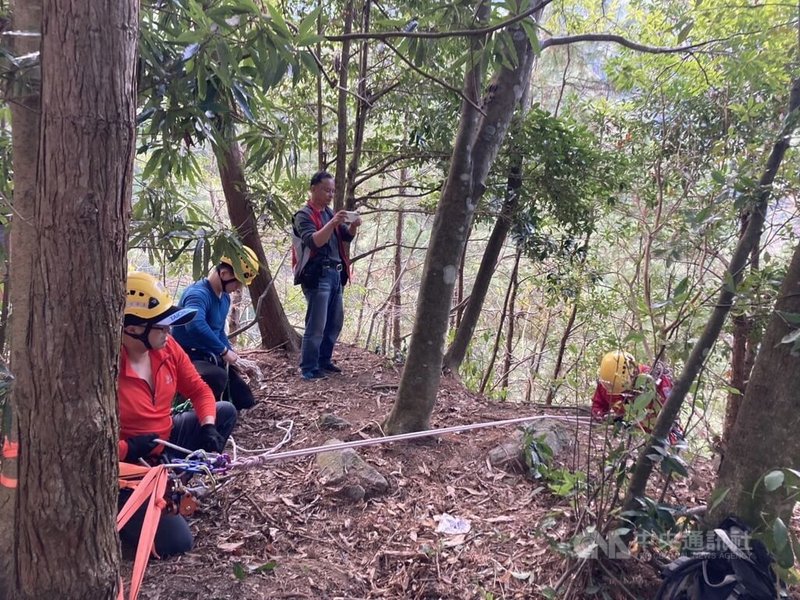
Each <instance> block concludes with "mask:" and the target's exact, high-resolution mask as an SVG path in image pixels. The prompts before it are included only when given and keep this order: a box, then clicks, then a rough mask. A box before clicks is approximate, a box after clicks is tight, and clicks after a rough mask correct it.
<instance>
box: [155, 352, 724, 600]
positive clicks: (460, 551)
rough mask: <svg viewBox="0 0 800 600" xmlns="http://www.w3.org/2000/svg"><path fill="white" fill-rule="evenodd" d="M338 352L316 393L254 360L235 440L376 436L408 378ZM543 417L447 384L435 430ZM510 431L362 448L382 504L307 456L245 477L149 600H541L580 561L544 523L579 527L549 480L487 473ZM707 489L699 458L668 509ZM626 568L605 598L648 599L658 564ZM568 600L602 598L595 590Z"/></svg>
mask: <svg viewBox="0 0 800 600" xmlns="http://www.w3.org/2000/svg"><path fill="white" fill-rule="evenodd" d="M337 352H338V364H339V365H340V366H341V367H342V369H343V370H344V373H343V374H342V375H336V376H332V377H330V378H329V379H327V380H322V381H314V382H306V381H302V380H301V379H300V378H299V376H298V373H297V369H296V366H295V358H294V357H287V356H285V355H281V354H276V353H269V352H265V351H253V352H251V353H249V354H247V356H248V358H250V359H253V360H256V361H257V362H258V363H259V364H260V365H261V367H262V369H263V372H264V374H265V377H264V380H263V382H262V384H261V390H260V392H259V396H260V398H261V400H260V402H259V404H258V405H257V406H256V407H254V408H253V409H252V410H250V411H247V412H246V413H245V414H243V415H241V418H240V422H239V424H238V425H237V428H236V430H235V431H234V438H235V440H236V443H237V444H238V445H240V446H242V447H245V448H250V449H255V448H270V447H272V446H274V445H275V444H277V443H278V442H279V441H280V440H281V438H282V436H283V433H282V432H281V431H280V430H278V429H277V428H276V427H275V425H276V423H277V422H279V421H283V420H286V419H291V420H292V421H293V438H292V440H291V442H290V443H289V444H288V445H287V446H286V447H285V448H284V450H286V449H298V448H305V447H310V446H316V445H320V444H322V443H323V442H324V441H325V440H327V439H329V438H331V437H338V438H339V439H343V440H348V441H349V440H357V439H363V438H368V437H377V436H380V425H379V423H380V422H381V421H382V420H383V419H384V418H385V417H386V415H387V414H388V412H389V411H390V409H391V406H392V402H393V399H394V395H395V392H396V385H397V383H398V381H399V375H400V373H399V370H398V369H397V368H396V367H395V366H393V365H392V364H391V363H390V362H387V360H386V359H385V358H382V357H378V356H376V355H374V354H370V353H367V352H365V351H363V350H360V349H356V348H347V347H344V348H341V349H337ZM538 412H539V413H542V412H543V411H541V410H538ZM323 413H334V414H336V415H337V416H339V417H342V418H344V419H347V420H348V421H349V422H350V423H351V424H352V427H350V428H347V429H344V430H342V431H338V432H330V431H322V430H320V428H319V426H318V425H317V420H318V418H319V417H320V415H321V414H323ZM536 413H537V410H536V409H532V408H530V407H525V406H519V405H512V404H508V403H491V402H488V401H486V400H485V399H484V398H482V397H480V396H477V395H475V394H471V393H469V392H467V391H466V390H464V388H463V387H462V386H461V385H460V384H459V383H458V382H457V381H455V380H453V379H449V378H448V379H444V380H443V383H442V386H441V390H440V393H439V397H438V402H437V406H436V410H435V414H434V417H433V426H434V427H437V428H440V427H447V426H453V425H458V424H469V423H478V422H486V421H494V420H499V419H508V418H514V417H519V416H526V415H529V414H536ZM560 414H561V415H562V416H564V415H570V414H574V413H572V412H570V411H561V413H560ZM574 429H575V431H576V432H577V436H578V437H581V436H585V435H586V434H587V432H586V431H584V430H585V429H586V426H585V425H575V426H574ZM512 431H513V428H512V427H499V428H487V429H480V430H476V431H471V432H465V433H460V434H450V435H445V436H441V437H437V438H429V439H427V440H425V441H422V442H405V443H394V444H387V445H380V446H372V447H368V448H359V449H358V450H357V452H358V454H359V455H360V456H361V457H362V458H364V459H365V460H366V461H367V462H368V463H369V464H370V465H372V466H374V467H375V468H377V469H378V470H379V471H380V472H381V473H382V474H383V475H384V477H385V478H386V479H387V480H388V482H389V486H390V489H389V491H388V493H386V494H385V495H383V496H380V497H375V498H371V499H368V500H366V501H363V500H361V501H357V502H353V501H352V500H348V499H346V498H342V497H340V496H337V495H336V494H335V493H334V490H331V489H329V488H326V487H325V486H323V485H322V484H321V483H320V482H319V479H318V473H317V470H316V469H315V464H314V458H313V457H303V458H297V459H291V460H286V461H282V462H274V463H269V464H268V465H264V466H261V467H259V468H257V469H253V470H247V471H239V472H238V474H237V475H235V476H233V477H230V478H228V479H227V480H226V481H225V482H224V484H223V485H222V487H221V488H220V489H218V490H217V491H216V492H214V493H213V494H212V495H210V496H209V497H207V498H205V499H204V500H203V501H202V503H201V507H200V509H199V510H198V511H197V512H196V513H195V515H194V516H193V517H192V518H190V523H191V526H192V530H193V532H194V534H195V548H194V550H193V551H192V552H191V553H189V554H186V555H184V556H180V557H177V558H171V559H166V560H151V562H150V565H149V567H148V570H147V573H146V575H145V580H144V584H143V588H142V593H141V595H140V597H141V598H143V599H150V600H155V599H167V598H169V599H171V600H193V599H201V598H202V599H204V600H222V599H228V598H237V599H260V598H315V599H328V598H330V599H342V600H344V599H356V598H364V599H366V598H413V599H421V598H430V599H434V598H442V599H467V598H482V599H498V598H544V597H546V595H545V593H546V588H547V587H548V586H553V585H554V584H555V583H556V582H557V581H558V580H559V578H561V577H562V575H564V573H565V572H568V570H569V569H572V568H574V563H571V562H568V561H567V560H566V559H565V557H564V555H563V554H561V553H559V552H557V551H556V550H555V549H554V547H553V544H552V543H551V541H549V540H548V539H547V536H545V535H544V534H543V533H542V526H543V524H544V523H545V522H549V523H551V524H553V523H554V524H555V525H554V526H553V528H552V529H551V537H553V536H554V535H555V536H557V535H559V534H562V535H563V534H566V532H567V531H568V530H569V528H570V527H572V526H574V523H575V517H576V515H575V514H574V510H573V509H572V507H571V506H570V503H569V502H568V501H567V500H565V499H564V498H561V497H558V496H555V495H553V494H552V493H551V492H550V491H549V490H548V488H547V485H546V484H545V483H542V482H541V481H536V480H533V479H532V478H530V477H527V476H526V475H525V474H524V473H520V474H514V473H508V472H505V471H503V470H499V469H497V468H493V467H491V466H490V465H489V463H488V461H487V453H488V451H489V450H490V449H492V448H493V447H495V446H497V445H498V444H500V443H502V442H503V441H506V440H508V438H509V436H510V435H511V433H512ZM572 458H573V459H574V458H575V457H574V456H573V457H572ZM712 481H713V471H712V466H711V465H710V464H709V463H708V462H707V461H703V460H700V459H695V460H694V461H693V465H692V476H691V477H690V478H689V479H688V480H683V481H682V482H680V483H678V484H677V485H675V486H673V488H672V489H671V490H670V492H669V496H668V499H669V498H670V497H674V494H677V498H676V499H677V500H678V501H680V502H681V503H683V504H686V505H698V504H703V502H704V500H705V498H706V497H707V494H708V493H709V491H710V490H709V488H710V485H711V482H712ZM443 513H448V514H450V515H452V516H457V517H461V518H463V519H467V520H468V521H469V522H470V524H471V529H470V531H469V532H468V533H466V534H460V535H448V534H442V533H437V532H436V527H437V518H438V517H439V515H442V514H443ZM617 562H618V563H620V564H619V566H618V567H617V566H616V565H613V566H612V567H613V568H612V570H611V571H610V572H609V573H607V574H600V575H602V578H599V579H598V581H599V582H600V583H601V584H602V587H603V589H604V590H605V591H607V593H608V594H609V595H608V596H607V597H610V598H623V597H624V598H632V597H638V598H651V597H652V596H653V595H654V594H655V590H656V589H657V587H658V584H659V578H658V574H657V571H656V569H655V567H654V566H653V565H652V564H651V563H650V562H648V561H646V560H644V558H636V559H631V560H626V561H617ZM623 586H624V587H625V588H626V591H623V589H622V588H623ZM598 589H599V588H598ZM573 594H574V596H573V597H576V598H581V597H598V598H600V597H603V595H602V594H600V593H599V592H598V595H596V596H590V595H589V594H588V593H587V592H583V591H580V592H579V591H575V592H573Z"/></svg>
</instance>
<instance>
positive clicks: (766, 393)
mask: <svg viewBox="0 0 800 600" xmlns="http://www.w3.org/2000/svg"><path fill="white" fill-rule="evenodd" d="M799 323H800V245H798V246H797V248H796V249H795V252H794V257H793V259H792V262H791V264H790V265H789V270H788V271H787V273H786V278H785V279H784V281H783V285H782V286H781V289H780V293H779V296H778V300H777V302H776V303H775V310H774V311H773V312H772V314H771V316H770V318H769V323H768V325H767V329H766V332H765V333H764V340H763V342H762V344H761V349H760V350H759V352H758V356H757V358H756V362H755V365H754V367H753V374H752V376H751V378H750V381H749V383H748V384H747V388H746V391H745V393H744V398H743V400H742V403H741V406H740V407H739V415H738V417H737V419H736V422H735V423H734V425H733V431H732V432H731V436H730V440H729V445H728V449H727V451H726V453H725V458H724V459H723V461H722V465H721V467H720V472H719V478H718V479H717V483H716V486H715V493H714V494H712V498H721V500H720V502H719V503H718V504H717V505H716V506H715V505H714V503H713V502H712V503H710V506H709V509H710V510H709V515H708V518H709V520H710V521H712V522H713V523H718V522H719V521H721V520H722V519H723V518H725V517H726V516H728V515H737V516H738V517H740V518H741V519H743V520H744V522H745V523H747V524H748V525H749V526H750V527H753V528H761V529H763V528H765V527H768V528H769V529H772V526H773V525H772V524H773V521H774V520H775V518H781V519H782V520H783V522H784V523H789V519H790V518H791V515H792V508H793V507H794V504H795V501H796V494H795V493H794V491H793V490H791V489H789V488H788V487H780V488H779V489H772V490H770V491H773V492H774V493H767V490H766V489H765V488H764V487H763V486H761V487H760V488H759V487H757V485H756V484H757V483H758V482H759V480H760V479H761V477H763V476H764V475H766V474H767V473H768V472H769V471H771V470H772V469H782V468H791V469H796V470H797V469H800V436H798V435H797V432H798V429H799V428H800V413H798V410H797V394H798V390H800V357H798V346H800V344H797V343H792V342H793V341H794V340H797V339H798V334H797V331H798V330H797V327H798V324H799ZM784 341H789V342H790V343H782V342H784ZM778 448H779V449H780V451H776V449H778ZM754 490H755V491H756V493H754ZM723 494H724V495H723Z"/></svg>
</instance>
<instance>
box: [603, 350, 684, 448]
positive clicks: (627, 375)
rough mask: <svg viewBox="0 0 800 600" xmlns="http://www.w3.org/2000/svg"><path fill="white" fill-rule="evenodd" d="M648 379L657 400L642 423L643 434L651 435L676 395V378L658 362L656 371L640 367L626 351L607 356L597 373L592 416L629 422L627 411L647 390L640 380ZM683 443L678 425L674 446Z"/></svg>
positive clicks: (650, 406)
mask: <svg viewBox="0 0 800 600" xmlns="http://www.w3.org/2000/svg"><path fill="white" fill-rule="evenodd" d="M640 375H647V376H648V377H649V378H650V379H651V380H652V383H653V386H654V387H655V395H654V398H653V399H652V400H651V401H650V402H649V403H648V405H647V407H646V415H645V416H644V417H643V418H642V419H640V420H639V425H640V426H641V428H642V430H643V431H645V432H647V433H649V432H650V430H651V429H652V426H653V425H654V424H655V419H656V417H657V415H658V412H659V410H660V409H661V407H662V406H664V404H665V403H666V402H667V399H668V398H669V395H670V392H672V385H673V384H672V378H671V377H670V375H671V374H670V371H669V368H668V367H667V366H666V365H665V364H664V363H663V362H662V361H660V360H659V361H656V364H655V367H653V368H652V369H651V367H650V366H649V365H640V364H637V362H636V359H635V358H634V357H633V355H632V354H629V353H628V352H624V351H622V350H614V351H612V352H607V353H606V354H605V355H604V356H603V358H602V359H601V361H600V368H599V369H598V371H597V387H596V388H595V391H594V396H593V397H592V416H593V417H595V418H597V419H603V418H605V417H606V416H608V415H613V417H614V418H615V419H617V420H623V419H624V418H625V411H626V408H627V406H628V405H629V404H631V403H633V402H634V401H635V400H636V398H638V397H639V395H640V394H642V393H643V392H644V390H643V389H641V388H639V387H638V386H637V381H636V380H637V378H638V377H639V376H640ZM679 439H682V432H681V429H680V426H679V425H678V424H677V423H676V424H675V425H674V426H673V431H672V432H671V433H670V441H671V443H676V442H677V441H678V440H679Z"/></svg>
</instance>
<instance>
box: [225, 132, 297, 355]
mask: <svg viewBox="0 0 800 600" xmlns="http://www.w3.org/2000/svg"><path fill="white" fill-rule="evenodd" d="M226 138H227V146H226V147H225V148H220V149H218V163H219V176H220V180H221V182H222V190H223V192H224V193H225V203H226V204H227V206H228V216H229V217H230V219H231V225H233V227H234V229H236V231H237V233H238V234H239V237H240V238H241V240H242V243H243V244H244V245H245V246H248V247H249V248H251V249H252V250H253V251H254V252H255V253H256V256H257V257H258V262H259V263H261V268H260V269H259V270H258V275H256V278H255V279H254V280H253V283H252V284H251V285H250V286H249V287H248V288H247V290H248V291H249V292H250V298H251V300H252V302H253V309H254V310H255V309H256V308H257V307H258V299H259V298H261V295H262V294H264V291H265V290H266V296H264V299H263V300H262V301H261V308H260V310H259V311H258V314H257V315H256V317H257V319H258V329H259V332H260V333H261V345H262V346H264V347H265V348H283V349H285V350H287V351H289V352H297V351H298V350H299V349H300V335H299V334H298V333H297V331H295V329H294V327H292V325H291V324H290V323H289V319H288V318H287V317H286V313H285V312H284V310H283V305H282V304H281V300H280V298H279V297H278V292H277V290H276V289H275V285H274V284H273V281H272V273H271V272H270V270H269V267H268V266H267V257H266V255H265V254H264V246H263V245H262V244H261V238H260V237H259V235H258V226H257V225H256V216H255V212H254V211H253V206H252V205H251V204H250V200H249V199H248V197H247V182H246V180H245V175H244V160H243V158H242V150H241V147H240V146H239V142H237V141H236V139H235V138H234V136H233V134H232V133H231V135H227V136H226Z"/></svg>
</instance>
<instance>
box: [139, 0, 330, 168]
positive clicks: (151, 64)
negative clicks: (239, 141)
mask: <svg viewBox="0 0 800 600" xmlns="http://www.w3.org/2000/svg"><path fill="white" fill-rule="evenodd" d="M266 6H267V9H268V14H262V12H261V9H259V8H258V7H257V6H256V5H255V3H253V2H252V1H251V0H212V1H211V2H204V3H202V4H201V3H200V2H197V1H196V0H180V1H175V2H171V3H169V4H166V3H162V2H151V3H147V4H145V5H144V6H143V10H142V25H141V37H140V47H139V52H140V69H139V73H140V81H139V93H140V97H141V104H140V112H139V116H138V122H139V125H140V128H141V132H140V133H141V138H142V140H143V143H142V145H141V146H140V148H139V153H140V154H141V153H144V152H148V153H149V158H148V162H147V165H146V166H145V169H144V173H143V176H144V177H145V179H147V178H148V177H149V176H150V175H156V176H158V177H159V178H160V179H164V178H166V177H167V176H168V175H172V176H178V177H181V178H187V179H188V180H189V181H192V180H193V179H195V178H196V177H197V176H198V173H197V169H196V163H193V162H192V160H191V159H188V158H187V157H188V156H190V154H191V153H190V150H191V148H192V147H194V146H201V145H202V144H204V143H205V142H206V141H208V142H210V143H211V145H212V147H214V148H215V149H217V150H219V149H221V148H225V147H226V145H227V144H228V143H229V140H230V139H231V136H230V134H229V132H228V131H227V128H229V127H230V126H231V124H232V123H233V122H236V121H239V122H242V123H243V124H247V125H248V127H253V128H254V129H260V130H261V133H262V135H261V136H260V137H256V136H252V135H251V136H249V137H248V140H249V141H250V142H251V144H252V151H251V153H250V156H251V160H252V161H253V162H254V163H255V164H256V165H257V166H259V167H260V166H263V165H264V164H265V163H266V162H267V161H269V160H276V159H277V157H279V156H280V157H281V158H280V160H279V162H280V161H282V160H283V153H282V152H278V151H277V149H278V148H280V147H281V146H282V144H277V147H278V148H276V147H272V142H273V140H275V139H277V138H278V137H279V136H280V133H279V130H280V128H281V127H280V125H278V126H274V125H270V124H268V123H262V122H261V121H260V119H262V118H263V113H265V112H268V111H265V110H264V108H265V107H266V106H268V103H267V102H266V96H265V94H266V92H267V91H268V90H269V89H270V88H272V87H274V86H275V85H277V84H278V83H279V82H280V81H281V80H282V78H283V77H284V76H286V75H291V76H292V78H293V80H294V81H295V82H296V81H298V80H299V79H300V78H301V77H302V75H303V73H305V72H307V71H308V70H309V69H311V70H312V72H313V71H315V70H316V63H315V62H314V59H313V57H312V56H311V54H310V50H308V49H306V48H307V47H308V46H310V45H312V44H314V43H315V42H316V41H317V40H318V38H317V36H316V31H315V28H314V27H313V26H314V24H315V22H316V16H317V11H311V12H310V13H309V14H308V15H307V16H306V17H305V18H304V19H302V20H301V21H300V23H299V25H298V26H294V25H291V26H290V24H288V23H287V22H286V21H285V19H284V17H283V16H282V14H281V13H280V12H279V11H278V10H277V9H275V7H274V6H273V5H272V4H270V3H267V5H266ZM265 130H266V131H269V132H271V133H272V135H264V133H265ZM280 164H281V165H282V162H281V163H280Z"/></svg>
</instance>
